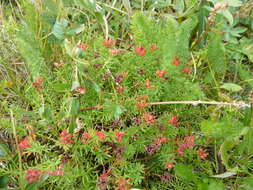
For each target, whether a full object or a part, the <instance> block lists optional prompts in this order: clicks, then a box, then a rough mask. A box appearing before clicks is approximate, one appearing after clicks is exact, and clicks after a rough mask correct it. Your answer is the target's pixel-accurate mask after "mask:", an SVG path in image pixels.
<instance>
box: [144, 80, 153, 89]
mask: <svg viewBox="0 0 253 190" xmlns="http://www.w3.org/2000/svg"><path fill="white" fill-rule="evenodd" d="M145 86H146V87H147V88H151V87H152V85H151V82H150V80H149V79H147V80H146V82H145Z"/></svg>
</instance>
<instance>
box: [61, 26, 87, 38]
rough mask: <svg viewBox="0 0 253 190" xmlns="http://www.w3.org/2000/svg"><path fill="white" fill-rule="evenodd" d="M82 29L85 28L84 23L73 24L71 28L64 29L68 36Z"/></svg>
mask: <svg viewBox="0 0 253 190" xmlns="http://www.w3.org/2000/svg"><path fill="white" fill-rule="evenodd" d="M84 29H85V25H84V24H81V25H78V26H75V27H73V28H68V29H67V30H66V32H65V34H66V35H68V36H73V35H74V34H79V33H81V32H83V31H84Z"/></svg>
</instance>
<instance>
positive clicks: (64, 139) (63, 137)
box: [60, 129, 74, 145]
mask: <svg viewBox="0 0 253 190" xmlns="http://www.w3.org/2000/svg"><path fill="white" fill-rule="evenodd" d="M72 137H73V135H72V134H70V133H68V132H67V130H66V129H64V130H63V131H62V132H61V134H60V142H61V143H62V144H64V145H67V144H71V143H73V142H74V141H73V140H72Z"/></svg>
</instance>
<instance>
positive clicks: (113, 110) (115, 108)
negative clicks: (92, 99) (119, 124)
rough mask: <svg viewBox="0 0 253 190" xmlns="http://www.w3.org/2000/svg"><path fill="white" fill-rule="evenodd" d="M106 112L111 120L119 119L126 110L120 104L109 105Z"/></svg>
mask: <svg viewBox="0 0 253 190" xmlns="http://www.w3.org/2000/svg"><path fill="white" fill-rule="evenodd" d="M105 111H106V112H107V113H108V114H109V115H110V117H111V118H115V119H119V118H120V116H121V115H122V114H123V113H124V111H125V108H124V107H123V106H121V105H118V104H113V103H108V104H107V105H106V108H105Z"/></svg>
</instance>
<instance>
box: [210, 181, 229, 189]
mask: <svg viewBox="0 0 253 190" xmlns="http://www.w3.org/2000/svg"><path fill="white" fill-rule="evenodd" d="M207 190H225V185H224V184H223V183H221V182H211V183H210V184H209V185H208V189H207Z"/></svg>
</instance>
